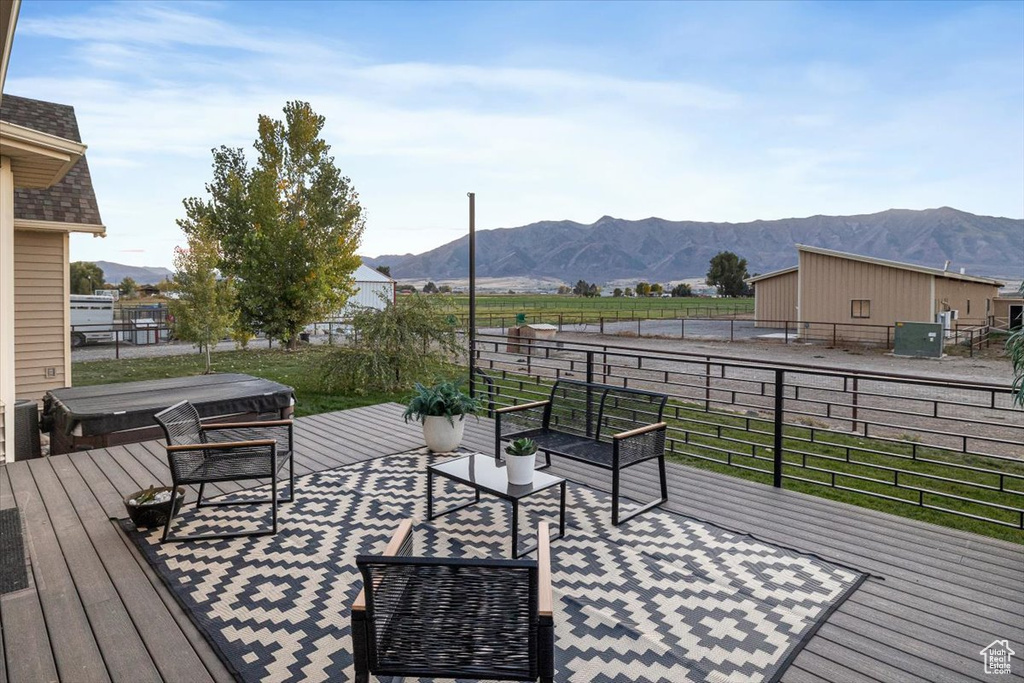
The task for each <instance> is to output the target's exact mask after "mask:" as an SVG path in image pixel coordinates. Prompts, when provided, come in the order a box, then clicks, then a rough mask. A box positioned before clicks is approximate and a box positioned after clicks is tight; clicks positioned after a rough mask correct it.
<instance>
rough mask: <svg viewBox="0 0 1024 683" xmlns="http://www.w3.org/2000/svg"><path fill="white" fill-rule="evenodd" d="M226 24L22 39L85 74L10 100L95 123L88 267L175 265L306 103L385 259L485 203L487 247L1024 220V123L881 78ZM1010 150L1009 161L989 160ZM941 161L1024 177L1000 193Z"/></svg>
mask: <svg viewBox="0 0 1024 683" xmlns="http://www.w3.org/2000/svg"><path fill="white" fill-rule="evenodd" d="M211 7H212V9H211V8H209V7H204V6H196V5H176V4H175V5H156V6H151V5H149V4H141V3H135V4H122V5H115V6H112V7H107V8H104V9H101V10H99V11H98V12H93V13H87V14H83V15H77V16H73V17H64V18H58V19H47V20H45V21H43V20H40V19H25V20H23V21H22V22H21V23H20V24H19V39H23V38H25V37H32V36H36V37H46V38H51V39H52V38H61V39H64V40H66V41H69V43H70V45H71V46H72V50H71V53H70V57H69V58H70V59H73V60H75V65H76V66H75V68H73V69H64V72H66V73H73V74H75V75H73V76H67V77H62V76H54V75H43V74H33V75H25V76H20V75H17V73H18V72H17V69H16V68H15V70H14V72H12V75H11V76H10V77H9V78H8V84H7V91H8V92H12V93H16V94H22V95H26V96H29V97H39V98H41V99H50V100H54V101H61V102H67V103H70V104H73V105H74V106H75V108H76V111H77V113H78V117H79V123H80V127H81V129H82V134H83V138H84V140H85V142H86V143H87V144H88V145H89V147H90V151H89V159H90V166H91V169H92V173H93V177H94V182H95V184H96V188H97V192H98V199H99V203H100V210H101V213H102V215H103V218H104V222H105V223H106V224H107V226H108V232H109V235H110V236H109V237H108V238H107V239H106V240H105V241H99V240H84V239H77V238H76V240H75V241H74V243H73V245H74V246H73V249H74V253H73V257H74V258H76V259H79V258H101V257H102V255H103V254H105V253H109V250H123V251H124V253H126V254H129V253H131V252H130V250H132V249H139V248H142V247H145V249H146V252H145V253H144V254H143V255H140V257H139V259H137V260H138V261H139V262H142V261H143V260H144V261H146V265H169V264H170V261H171V258H172V248H173V246H174V245H176V244H179V243H181V242H182V239H181V237H180V234H179V232H178V230H177V227H176V226H175V224H174V220H175V218H177V217H179V216H180V214H181V210H180V202H181V199H182V198H183V197H185V196H188V195H192V194H200V193H202V191H203V184H204V183H205V182H206V181H207V180H208V177H209V166H210V156H209V150H210V148H212V147H215V146H218V145H222V144H224V145H230V146H243V147H249V146H250V145H251V142H252V140H253V138H254V137H255V135H256V125H255V124H256V117H257V115H258V114H260V113H267V114H272V115H279V114H280V110H281V107H282V105H283V103H284V102H285V101H286V100H290V99H307V100H309V101H310V102H311V103H312V105H313V107H314V108H315V109H316V110H317V111H318V112H320V113H321V114H323V115H324V116H325V117H326V119H327V125H326V128H325V131H324V135H325V137H326V139H327V140H328V141H329V142H330V143H331V144H332V152H333V153H334V154H335V156H336V158H337V161H338V164H339V166H340V167H341V168H342V170H343V171H344V172H345V173H346V174H348V175H350V176H351V178H352V180H353V183H354V184H355V186H356V188H357V189H358V190H359V192H360V194H361V198H362V201H363V203H364V206H365V207H366V209H367V211H368V216H369V222H368V229H367V233H366V236H365V239H364V248H363V252H364V253H367V254H371V255H373V254H379V253H394V252H398V253H405V252H409V251H414V252H416V251H422V250H424V249H427V248H431V247H434V246H437V245H439V244H441V243H443V242H445V241H448V240H450V239H453V238H455V237H458V236H460V235H461V234H464V231H465V223H466V200H465V193H466V191H471V190H472V191H476V192H477V193H478V204H477V206H478V216H479V220H478V226H479V227H482V228H488V227H509V226H515V225H521V224H524V223H528V222H531V221H535V220H542V219H561V218H570V219H573V220H578V221H581V222H590V221H592V220H595V219H597V218H598V217H599V216H601V215H602V214H611V215H618V216H623V217H627V218H643V217H647V216H651V215H658V216H662V217H665V218H671V219H691V220H721V221H741V220H752V219H755V218H774V217H786V216H793V215H812V214H815V213H831V214H838V213H846V212H849V213H863V212H867V211H873V210H881V209H885V208H889V207H890V206H904V207H908V208H925V207H927V206H938V205H942V204H952V205H955V206H958V207H960V208H964V209H967V210H979V211H983V212H987V213H1003V214H1009V215H1020V214H1021V213H1022V212H1024V207H1021V203H1022V194H1024V192H1022V191H1020V190H1016V191H1013V192H1009V193H1007V192H1006V191H1005V188H1007V187H1013V185H1012V182H1013V180H1014V179H1015V178H1016V179H1017V180H1019V181H1020V182H1019V183H1018V185H1017V187H1020V186H1021V185H1024V177H1022V176H1024V172H1022V171H1021V170H1020V168H1019V167H1020V166H1021V164H1020V163H1019V159H1020V158H1021V156H1022V155H1024V143H1022V142H1021V134H1020V132H1019V131H1018V132H1017V133H1014V132H1013V130H1012V129H1013V127H1014V125H1015V124H1017V125H1018V126H1019V124H1020V107H1019V104H1018V105H1017V107H1016V108H1013V107H1012V106H1011V107H1010V108H1009V109H1008V111H1007V112H1003V113H1002V114H1001V115H1000V116H997V117H995V118H993V115H992V112H990V111H986V110H985V108H984V105H983V104H979V105H978V106H976V107H959V108H955V103H956V102H957V101H961V102H962V101H963V100H964V98H966V99H967V100H968V101H970V99H971V98H972V97H973V98H974V99H978V100H981V99H982V98H980V97H978V95H977V93H972V92H963V91H959V92H956V93H952V94H951V93H948V92H945V91H942V90H940V91H937V92H929V93H925V94H918V95H915V96H913V97H911V96H907V97H905V98H904V99H903V100H901V101H899V102H897V103H895V104H894V103H893V102H891V101H884V102H883V101H882V100H881V99H877V95H876V94H875V93H873V92H872V87H873V86H872V79H871V78H870V76H869V75H868V74H867V73H865V72H864V71H863V70H862V69H861V68H853V67H850V66H847V65H844V64H840V63H836V62H823V61H822V62H815V63H812V64H798V65H795V66H793V67H792V68H790V69H789V71H788V72H787V73H786V74H784V75H781V76H780V75H779V73H778V72H777V71H776V72H774V76H773V77H772V78H771V79H757V78H755V79H753V80H754V81H756V82H757V83H758V84H759V85H753V86H749V85H748V86H747V87H746V88H745V89H743V90H739V89H738V88H736V87H731V86H729V85H727V84H725V83H724V82H714V81H712V80H710V79H709V80H708V81H707V82H697V81H694V80H692V79H691V80H678V79H677V80H668V79H666V80H651V79H649V78H627V77H622V76H616V77H613V76H609V75H606V74H602V73H593V72H590V71H587V70H586V69H568V68H553V67H545V68H524V67H510V66H502V65H498V66H480V65H470V64H458V63H456V64H441V63H430V62H426V61H403V62H399V63H370V62H368V61H367V60H365V59H364V58H362V57H360V56H358V55H354V54H352V53H351V51H350V49H349V48H348V47H347V46H346V45H344V44H342V43H337V44H324V43H317V42H315V41H312V40H310V39H309V38H308V37H304V36H297V35H291V34H288V33H286V32H284V33H282V32H281V31H279V30H275V31H273V32H271V30H270V29H249V28H243V27H242V26H240V25H238V24H235V23H232V22H230V21H227V20H226V19H219V18H217V16H216V14H217V12H220V11H226V9H225V8H227V7H229V5H228V6H218V5H214V6H211ZM17 49H18V44H16V46H15V50H16V51H17ZM17 58H18V55H17V54H15V55H14V60H15V61H14V66H15V67H17ZM985 87H986V88H987V90H989V91H991V90H992V88H991V84H986V86H985ZM840 101H841V102H843V103H844V104H843V105H840V104H839V102H840ZM951 133H952V134H951ZM992 140H1001V141H1002V149H1001V150H995V151H986V148H987V147H988V146H990V143H991V141H992ZM939 142H941V144H937V143H939ZM943 155H945V156H949V155H953V156H958V155H959V156H963V157H965V158H970V159H971V160H972V163H974V164H976V165H982V164H984V163H985V159H986V158H988V159H992V158H995V159H997V160H999V163H1001V164H1003V165H1007V164H1008V162H1009V168H1007V169H1004V171H1006V172H1004V174H1003V177H1004V180H1003V181H1002V182H997V183H996V184H995V186H994V187H993V186H992V185H991V183H990V184H988V186H986V187H980V186H979V182H978V180H972V178H971V177H970V176H969V174H966V175H965V173H964V172H963V171H962V170H961V169H960V168H959V167H958V168H957V170H956V172H953V171H950V170H949V166H948V164H945V163H944V162H943V161H942V159H941V157H942V156H943ZM1015 155H1016V156H1015ZM1015 158H1016V159H1017V162H1018V163H1017V167H1018V168H1017V170H1016V171H1014V169H1013V168H1012V162H1013V160H1014V159H1015ZM922 165H926V166H928V168H927V169H925V168H922ZM1007 173H1008V174H1009V177H1007ZM1014 173H1016V176H1015V177H1014V176H1013V174H1014ZM993 174H994V173H993ZM986 175H987V174H986ZM954 179H955V182H954ZM1000 188H1002V195H1003V196H1002V197H1000V196H999V194H1000ZM988 201H991V202H992V204H990V205H989V204H986V207H989V208H986V207H983V206H981V204H984V203H985V202H988ZM127 258H128V257H127V256H126V259H127Z"/></svg>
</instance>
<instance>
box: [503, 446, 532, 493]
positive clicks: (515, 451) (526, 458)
mask: <svg viewBox="0 0 1024 683" xmlns="http://www.w3.org/2000/svg"><path fill="white" fill-rule="evenodd" d="M505 463H506V468H507V470H508V483H510V484H516V485H518V486H522V485H524V484H532V483H533V468H534V465H536V464H537V443H536V442H535V441H534V440H533V439H526V438H523V439H516V440H515V441H513V442H512V443H510V444H509V445H508V446H507V447H506V448H505Z"/></svg>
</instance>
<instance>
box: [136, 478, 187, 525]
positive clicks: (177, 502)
mask: <svg viewBox="0 0 1024 683" xmlns="http://www.w3.org/2000/svg"><path fill="white" fill-rule="evenodd" d="M184 502H185V488H184V487H183V486H179V487H178V490H177V491H173V489H171V487H170V486H159V487H158V486H153V485H150V487H149V488H148V489H143V490H142V491H136V492H135V493H133V494H131V495H129V496H127V497H126V498H125V499H124V507H125V509H126V510H127V511H128V516H129V517H130V518H131V520H132V523H133V524H134V525H135V526H136V527H138V528H140V529H152V528H155V527H160V526H163V525H164V524H166V523H167V517H168V516H170V515H171V514H175V515H176V514H178V511H179V510H181V504H182V503H184ZM172 508H173V513H172Z"/></svg>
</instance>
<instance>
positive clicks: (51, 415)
mask: <svg viewBox="0 0 1024 683" xmlns="http://www.w3.org/2000/svg"><path fill="white" fill-rule="evenodd" d="M294 395H295V390H294V389H292V388H291V387H289V386H285V385H284V384H280V383H278V382H272V381H270V380H268V379H262V378H260V377H252V376H250V375H241V374H234V373H226V374H216V375H199V376H195V377H173V378H170V379H155V380H147V381H144V382H124V383H121V384H98V385H94V386H88V387H68V388H66V389H54V390H52V391H48V392H47V393H46V397H45V398H44V399H43V420H44V421H45V424H46V425H52V424H57V425H61V426H63V428H64V431H65V432H66V433H67V434H70V433H71V432H72V431H74V429H75V428H76V427H79V426H80V427H81V432H80V434H81V435H82V436H97V435H101V434H110V433H113V432H120V431H123V430H126V429H136V428H139V427H153V426H156V421H155V420H154V419H153V415H155V414H156V413H158V412H160V411H161V410H163V409H164V408H168V407H170V406H172V405H174V404H175V403H178V402H179V401H184V400H188V401H191V402H192V404H193V405H195V407H196V409H197V410H198V411H199V414H200V415H201V416H202V417H213V416H216V415H231V414H235V413H270V412H278V411H280V410H282V409H284V408H287V407H288V406H289V405H290V404H291V403H292V400H293V398H294ZM44 429H47V430H48V428H46V427H44Z"/></svg>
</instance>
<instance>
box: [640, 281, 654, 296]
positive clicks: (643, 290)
mask: <svg viewBox="0 0 1024 683" xmlns="http://www.w3.org/2000/svg"><path fill="white" fill-rule="evenodd" d="M650 293H651V285H650V283H647V282H638V283H636V295H637V296H647V295H648V294H650Z"/></svg>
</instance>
